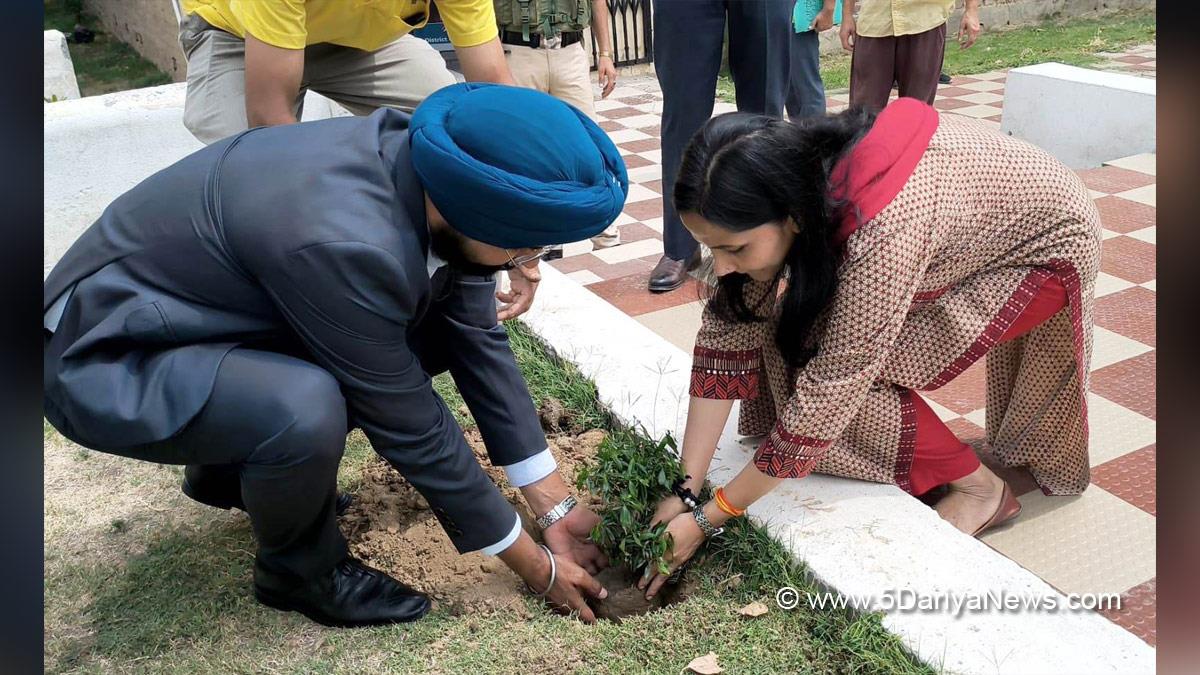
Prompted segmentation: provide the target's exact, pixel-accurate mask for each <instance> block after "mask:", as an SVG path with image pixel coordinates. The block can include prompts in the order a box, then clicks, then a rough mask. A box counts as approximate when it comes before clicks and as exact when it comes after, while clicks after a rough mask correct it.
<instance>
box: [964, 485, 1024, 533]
mask: <svg viewBox="0 0 1200 675" xmlns="http://www.w3.org/2000/svg"><path fill="white" fill-rule="evenodd" d="M1020 512H1021V502H1019V501H1017V498H1016V496H1014V495H1013V492H1012V488H1010V487H1008V483H1007V482H1005V483H1004V489H1003V490H1002V491H1001V492H1000V506H998V507H996V512H995V513H993V514H992V517H991V518H988V521H987V522H986V523H984V524H983V525H980V526H979V529H977V530H975V531H974V532H972V533H971V536H972V537H978V536H979V535H981V534H983V533H984V532H987V531H988V530H990V529H992V528H993V527H999V526H1000V525H1003V524H1004V523H1007V522H1008V521H1010V520H1012V519H1013V518H1016V517H1017V514H1018V513H1020Z"/></svg>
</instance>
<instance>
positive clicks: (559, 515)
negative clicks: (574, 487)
mask: <svg viewBox="0 0 1200 675" xmlns="http://www.w3.org/2000/svg"><path fill="white" fill-rule="evenodd" d="M578 504H579V502H578V501H577V500H576V499H575V497H574V496H572V495H567V498H566V499H564V500H562V501H561V502H559V503H558V504H555V505H554V508H552V509H550V510H549V511H548V512H546V513H545V514H543V515H541V516H538V519H537V524H538V527H540V528H542V529H543V530H544V529H546V528H547V527H550V526H551V525H553V524H554V523H557V522H558V521H560V520H562V519H563V517H564V516H566V515H567V514H568V513H570V512H571V509H573V508H575V507H576V506H577V505H578Z"/></svg>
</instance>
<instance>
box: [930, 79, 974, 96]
mask: <svg viewBox="0 0 1200 675" xmlns="http://www.w3.org/2000/svg"><path fill="white" fill-rule="evenodd" d="M955 84H957V83H955V82H951V83H950V84H943V85H941V86H940V87H938V90H937V95H938V96H945V97H947V98H954V97H957V96H970V95H971V94H978V93H979V92H977V91H975V90H974V89H964V88H963V87H956V86H954V85H955Z"/></svg>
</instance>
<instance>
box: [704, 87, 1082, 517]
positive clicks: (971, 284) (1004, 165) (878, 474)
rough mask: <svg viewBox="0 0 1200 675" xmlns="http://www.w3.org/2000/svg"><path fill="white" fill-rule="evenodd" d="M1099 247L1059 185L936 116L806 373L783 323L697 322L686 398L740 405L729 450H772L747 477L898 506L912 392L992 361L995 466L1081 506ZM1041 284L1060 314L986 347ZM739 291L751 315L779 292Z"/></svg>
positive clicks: (864, 240)
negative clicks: (843, 490) (861, 484)
mask: <svg viewBox="0 0 1200 675" xmlns="http://www.w3.org/2000/svg"><path fill="white" fill-rule="evenodd" d="M893 105H894V104H893ZM921 105H923V104H921ZM881 119H882V115H881ZM878 126H879V123H878V122H877V123H876V127H878ZM873 132H874V130H873ZM864 142H865V139H864ZM860 145H862V143H860ZM1100 242H1101V237H1100V218H1099V214H1098V212H1097V210H1096V207H1095V205H1094V204H1093V202H1092V200H1091V198H1090V197H1089V195H1088V191H1087V189H1086V188H1085V187H1084V185H1083V184H1082V182H1081V181H1080V180H1079V178H1078V177H1077V176H1076V175H1075V174H1074V173H1073V172H1072V171H1071V170H1070V169H1068V168H1067V167H1065V166H1063V165H1062V164H1061V163H1059V162H1058V161H1057V160H1055V159H1054V158H1053V157H1051V156H1050V155H1049V154H1047V153H1046V152H1044V151H1042V150H1040V149H1038V148H1036V147H1034V146H1033V145H1030V144H1028V143H1026V142H1024V141H1021V140H1018V139H1015V138H1012V137H1009V136H1005V135H1001V134H999V133H996V132H994V131H992V130H990V129H989V128H987V127H985V126H983V125H982V124H981V123H979V122H977V121H975V120H970V119H966V118H962V117H957V116H951V115H946V116H941V117H940V120H939V121H938V122H937V127H936V131H934V132H933V135H932V137H931V138H930V139H929V145H928V147H927V148H925V150H924V154H923V155H921V156H920V160H919V162H917V164H916V166H915V169H913V170H912V173H911V175H910V176H909V177H908V179H907V182H905V183H903V187H902V188H901V189H900V190H899V193H898V194H896V196H895V197H894V198H893V199H891V201H890V202H889V203H887V205H886V206H884V207H883V208H882V210H880V211H879V212H878V213H877V214H876V215H874V216H873V217H871V218H870V219H869V220H867V221H866V222H864V223H863V224H862V225H861V226H860V227H858V228H857V229H856V230H854V231H853V233H852V234H850V235H849V238H848V239H847V240H846V242H845V245H844V250H843V254H844V259H843V264H842V265H841V268H840V271H839V275H838V288H837V290H836V293H835V295H834V297H833V299H832V301H831V303H830V305H829V306H828V307H827V309H826V311H825V312H824V313H823V315H822V317H821V318H820V319H819V320H818V322H817V325H816V326H815V328H814V330H813V332H812V334H811V335H810V342H811V343H812V344H815V345H816V346H817V348H818V352H817V354H816V356H815V357H813V359H812V360H811V361H810V362H809V363H808V364H807V365H805V366H804V367H803V368H800V369H799V370H798V371H797V372H791V371H790V369H789V367H788V366H787V364H786V363H785V361H784V359H783V357H782V355H781V354H780V352H779V350H778V348H777V347H776V345H775V337H774V335H775V330H774V326H775V324H776V322H777V320H778V314H777V308H776V311H775V312H773V313H772V315H771V317H770V319H769V320H768V321H765V322H762V323H749V324H747V323H728V322H724V321H722V320H720V319H719V318H718V317H716V316H715V315H714V314H713V313H712V312H711V311H709V310H705V312H704V317H703V323H702V326H701V329H700V332H699V335H698V336H697V340H696V349H695V357H694V365H693V374H692V387H691V393H692V395H694V396H700V397H705V398H741V399H745V400H744V401H743V404H742V408H741V414H740V419H739V427H738V428H739V432H740V433H741V434H743V435H747V436H758V435H766V439H765V440H764V441H763V443H762V445H761V446H760V447H759V449H758V451H757V452H756V454H755V457H754V462H755V465H756V466H757V467H758V468H759V470H761V471H763V472H764V473H766V474H768V475H772V476H781V477H793V478H795V477H801V476H804V475H807V474H808V473H809V472H811V471H817V472H820V473H827V474H833V475H838V476H847V477H852V478H860V479H864V480H870V481H877V482H893V483H896V484H897V485H900V486H901V487H904V488H906V489H907V488H908V485H907V482H908V472H909V468H910V467H911V464H912V457H913V455H912V453H913V447H914V438H915V433H916V425H915V411H914V408H913V404H912V396H915V394H913V390H916V391H930V390H934V389H937V388H938V387H941V386H942V385H944V384H946V383H947V382H949V381H950V380H952V379H953V378H954V377H955V376H957V375H958V374H960V373H962V372H963V371H964V370H965V369H966V368H967V367H968V366H970V365H971V364H972V363H974V362H975V361H977V360H978V359H980V358H981V357H984V356H985V354H986V358H987V408H986V410H987V414H986V426H987V441H988V444H989V446H990V449H991V452H992V453H994V455H995V456H996V457H997V458H998V459H999V460H1000V461H1001V462H1003V463H1004V464H1006V465H1009V466H1026V467H1028V468H1029V470H1030V471H1031V473H1032V474H1033V476H1034V478H1035V479H1036V480H1037V481H1038V483H1039V484H1040V485H1041V487H1042V489H1043V491H1044V492H1045V493H1047V494H1059V495H1066V494H1078V493H1080V492H1082V491H1083V489H1084V488H1085V487H1086V486H1087V484H1088V480H1089V471H1088V431H1087V410H1086V403H1087V402H1086V391H1087V387H1088V365H1089V362H1090V358H1091V350H1092V300H1093V287H1094V284H1095V279H1096V274H1097V272H1098V271H1099V263H1100ZM1052 275H1053V276H1057V277H1058V278H1059V280H1060V281H1061V283H1062V285H1063V287H1064V288H1065V289H1066V290H1067V296H1068V306H1067V307H1066V308H1064V309H1063V310H1062V311H1060V312H1059V313H1057V314H1055V315H1054V316H1053V317H1052V318H1051V319H1049V320H1048V321H1046V322H1044V323H1042V324H1041V325H1039V326H1038V327H1036V328H1034V329H1033V330H1032V331H1031V332H1029V333H1027V334H1026V335H1024V336H1022V337H1020V338H1017V339H1015V340H1012V341H1009V342H1005V343H1003V344H997V339H998V338H999V337H1000V336H1001V335H1002V334H1003V333H1004V331H1005V330H1006V329H1007V328H1008V327H1009V326H1010V325H1011V324H1012V322H1013V320H1014V319H1015V318H1016V317H1017V316H1018V315H1020V313H1021V311H1022V310H1023V309H1024V308H1025V306H1026V305H1027V304H1028V303H1029V301H1030V299H1031V298H1033V297H1034V295H1036V293H1037V290H1038V289H1039V288H1040V286H1041V284H1042V283H1044V282H1045V280H1046V279H1048V278H1050V277H1051V276H1052ZM746 288H747V298H753V297H761V298H763V299H764V300H766V299H767V298H775V297H778V293H779V292H780V289H779V287H778V286H777V284H775V283H772V284H767V283H761V282H751V283H749V284H747V287H746ZM767 304H770V305H773V304H774V303H773V301H772V302H769V303H767ZM763 315H764V316H765V315H766V312H764V313H763Z"/></svg>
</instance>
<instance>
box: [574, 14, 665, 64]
mask: <svg viewBox="0 0 1200 675" xmlns="http://www.w3.org/2000/svg"><path fill="white" fill-rule="evenodd" d="M607 2H608V15H609V26H608V30H609V35H611V36H612V45H613V64H614V65H616V66H631V65H633V64H635V63H651V62H652V61H654V31H653V27H652V23H653V20H652V17H651V11H650V0H607ZM595 28H597V29H599V28H600V26H595ZM589 42H591V43H592V70H595V69H596V62H597V60H598V58H599V54H598V53H597V51H598V50H597V48H596V41H595V40H589Z"/></svg>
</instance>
